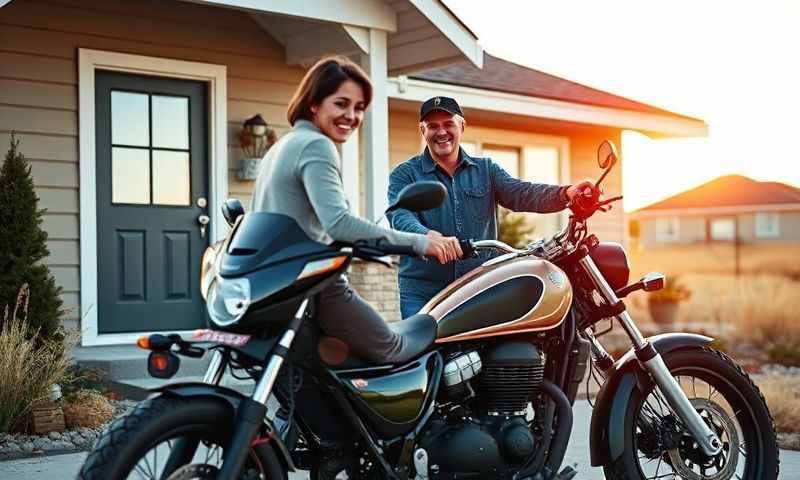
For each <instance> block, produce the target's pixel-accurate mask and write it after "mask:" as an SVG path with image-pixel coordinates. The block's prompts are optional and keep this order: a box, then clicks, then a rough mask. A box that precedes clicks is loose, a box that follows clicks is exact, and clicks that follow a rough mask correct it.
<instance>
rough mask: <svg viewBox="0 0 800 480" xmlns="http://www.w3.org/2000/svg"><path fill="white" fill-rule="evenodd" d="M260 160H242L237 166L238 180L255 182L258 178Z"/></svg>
mask: <svg viewBox="0 0 800 480" xmlns="http://www.w3.org/2000/svg"><path fill="white" fill-rule="evenodd" d="M260 161H261V159H260V158H243V159H242V162H241V165H240V166H239V180H255V179H256V177H258V164H259V162H260Z"/></svg>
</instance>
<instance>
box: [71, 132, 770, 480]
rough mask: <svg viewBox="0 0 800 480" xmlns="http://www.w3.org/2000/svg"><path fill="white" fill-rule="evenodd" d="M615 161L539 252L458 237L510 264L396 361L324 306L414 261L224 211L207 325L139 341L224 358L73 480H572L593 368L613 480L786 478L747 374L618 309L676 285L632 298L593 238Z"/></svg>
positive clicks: (611, 157) (211, 261) (157, 400)
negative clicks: (581, 395)
mask: <svg viewBox="0 0 800 480" xmlns="http://www.w3.org/2000/svg"><path fill="white" fill-rule="evenodd" d="M616 163H617V154H616V149H615V147H614V145H613V144H612V143H611V142H608V141H605V142H603V143H602V144H601V145H600V147H599V149H598V164H599V166H600V168H601V169H604V171H603V173H602V175H601V177H600V178H599V180H598V181H597V182H596V183H595V187H594V188H592V189H590V191H588V192H585V193H584V194H581V195H579V196H577V197H576V198H575V199H574V200H573V201H572V202H571V205H570V209H571V215H570V217H569V222H568V224H567V226H566V227H565V228H564V229H563V230H562V231H561V232H559V233H557V234H556V235H554V236H553V237H552V238H549V239H543V240H539V241H536V242H534V243H532V244H530V245H528V247H527V248H525V249H515V248H512V247H510V246H508V245H506V244H504V243H502V242H499V241H492V240H483V241H463V242H462V250H463V251H464V254H465V255H473V254H475V252H480V251H487V250H488V251H491V252H494V253H500V255H499V256H494V257H493V258H491V259H489V260H488V261H486V262H485V263H483V265H482V266H480V267H479V268H477V269H475V270H473V271H472V272H470V273H468V274H467V275H465V276H463V277H461V278H459V279H458V280H456V281H455V282H454V283H452V284H451V285H449V286H448V287H446V288H445V289H444V290H443V291H442V292H440V293H439V294H438V295H436V296H435V297H434V298H433V299H432V300H431V301H430V302H429V303H428V304H427V305H425V307H424V308H423V309H422V310H421V311H420V312H419V313H418V314H417V315H415V316H413V317H411V318H408V319H406V320H404V321H402V322H399V323H397V324H394V325H392V328H393V329H395V331H397V332H398V333H399V334H400V335H402V336H404V337H405V339H406V342H407V343H408V345H410V346H411V348H409V349H408V355H407V358H404V359H402V360H403V361H400V362H398V363H397V364H392V365H374V364H370V363H368V362H365V361H363V360H361V359H359V358H356V357H355V356H353V355H351V354H350V352H349V350H348V347H347V344H346V343H344V342H343V341H341V340H339V339H336V338H331V337H327V336H325V335H324V333H323V332H321V331H320V329H319V327H318V326H317V325H316V324H315V322H314V310H315V307H316V303H317V302H318V296H317V294H318V293H319V292H320V291H321V290H322V289H324V288H325V287H326V286H327V285H329V284H331V283H332V282H333V281H334V280H336V279H337V278H338V277H339V276H341V275H342V274H344V273H345V272H346V271H347V268H348V266H349V265H350V262H351V261H352V260H353V259H354V258H359V259H362V260H365V261H371V262H378V263H386V262H387V257H386V256H387V255H410V254H413V252H412V251H410V249H409V248H407V247H400V246H396V245H389V244H386V243H383V242H356V243H353V244H345V243H341V242H335V243H334V244H331V245H323V244H320V243H317V242H313V241H311V240H310V239H308V238H307V237H306V235H305V234H304V232H303V231H302V230H301V229H300V228H299V226H298V225H297V224H296V223H295V222H294V221H293V220H292V219H290V218H288V217H285V216H282V215H277V214H269V213H248V214H244V211H243V209H242V207H241V204H240V203H238V202H237V201H235V200H229V201H227V202H226V203H225V205H224V206H223V214H224V216H225V218H226V220H227V221H228V222H229V224H230V225H231V227H232V228H231V231H230V233H229V234H228V236H227V238H226V239H225V240H224V241H223V242H222V243H219V244H216V245H214V246H212V247H210V248H209V249H208V250H207V251H206V253H205V255H204V256H203V260H202V262H203V263H202V281H201V283H202V291H203V295H204V296H205V298H206V304H207V311H208V316H209V319H210V323H211V326H212V327H213V329H205V330H199V331H197V332H196V333H195V334H194V337H193V338H191V339H184V338H181V337H180V336H178V335H159V334H157V335H150V336H148V337H142V338H140V339H139V342H138V344H139V346H140V347H141V348H144V349H147V350H149V351H150V353H149V356H148V369H149V371H150V373H151V375H153V376H154V377H157V378H170V377H172V376H173V375H174V374H175V373H176V372H177V371H178V369H179V364H180V360H179V359H180V356H188V357H201V356H203V355H204V354H205V353H206V352H211V354H212V356H211V361H210V364H209V366H208V369H207V372H206V374H205V377H204V379H203V381H202V382H197V383H175V384H170V385H166V386H164V387H161V388H159V389H156V390H155V391H154V392H153V395H152V396H151V398H149V399H148V400H146V401H144V402H142V403H141V404H139V405H138V406H137V407H136V408H135V409H134V410H133V411H132V412H131V413H129V414H128V415H127V416H125V417H123V418H120V419H118V420H116V421H115V422H114V423H112V424H111V425H110V427H109V428H108V430H107V431H106V432H105V433H104V434H103V435H102V437H101V438H100V439H99V441H98V443H97V444H96V445H95V447H94V450H93V451H92V452H91V453H90V454H89V455H88V457H87V459H86V462H85V463H84V465H83V467H82V469H81V472H80V474H79V478H82V479H119V478H137V475H138V476H140V477H144V478H152V479H155V478H159V479H168V480H184V479H232V478H237V479H242V478H243V479H270V480H274V479H286V478H288V474H289V472H294V471H298V470H309V471H310V477H311V478H312V479H315V480H316V479H333V478H345V477H343V476H346V478H352V479H415V480H424V479H457V478H458V479H464V478H498V479H513V480H522V479H528V480H567V479H571V478H573V477H574V476H575V475H576V473H577V472H576V471H575V470H574V469H573V468H571V467H564V468H562V463H563V459H564V454H565V451H566V448H567V444H568V442H569V439H570V435H571V431H572V424H573V413H572V407H573V404H574V401H575V399H576V396H577V393H578V389H579V387H580V386H581V385H582V382H583V380H584V378H586V375H587V372H591V376H596V374H599V375H600V376H601V377H602V379H603V380H602V386H601V388H600V390H599V393H598V394H597V396H596V399H595V403H594V410H593V413H592V419H591V427H590V452H589V454H590V458H591V464H592V465H594V466H601V467H603V469H604V472H605V476H606V478H607V479H614V480H616V479H620V480H621V479H654V478H683V479H693V480H695V479H698V480H699V479H703V480H727V479H733V478H736V479H746V480H769V479H776V478H777V475H778V464H779V459H778V449H777V446H776V435H775V429H774V425H773V421H772V418H771V416H770V413H769V411H768V409H767V406H766V403H765V401H764V398H763V396H762V395H761V394H760V392H759V390H758V388H757V387H756V386H755V384H753V382H752V381H751V380H750V378H749V377H748V375H747V373H745V372H744V371H743V370H742V368H741V367H740V366H738V365H737V364H736V363H735V362H734V361H733V360H731V359H730V358H729V357H728V356H726V355H725V354H724V353H722V352H719V351H717V350H715V349H713V348H712V347H711V343H712V339H711V338H709V337H706V336H702V335H696V334H689V333H667V334H661V335H656V336H653V337H649V338H645V337H644V336H643V335H642V333H641V331H640V330H639V329H638V328H637V326H636V324H635V323H634V321H633V319H632V318H631V316H630V315H629V313H628V311H627V309H626V306H625V303H624V300H623V298H625V297H626V296H627V295H629V294H631V293H633V292H635V291H638V290H644V291H654V290H658V289H660V288H662V287H663V285H664V281H665V279H664V276H663V275H660V274H649V275H647V276H645V277H644V278H642V279H641V280H639V281H636V282H633V283H630V284H629V283H628V282H629V278H628V277H629V267H628V261H627V258H626V254H625V251H624V249H623V248H622V247H621V246H620V245H619V244H614V243H605V242H600V241H599V240H598V238H597V237H596V236H595V235H593V234H591V233H590V232H589V229H588V219H589V218H590V217H592V215H594V214H595V213H597V212H598V211H606V210H608V209H609V208H610V206H611V204H612V203H613V202H614V201H617V200H619V199H621V197H614V198H610V199H607V200H601V196H600V192H601V189H600V185H601V183H602V181H603V179H604V178H605V177H606V175H607V174H608V172H609V171H611V169H612V168H613V166H614V165H615V164H616ZM444 195H446V191H445V190H444V188H443V186H442V185H441V184H438V183H435V182H419V183H416V184H412V185H409V186H408V187H407V188H406V190H404V191H403V192H401V194H400V195H399V199H398V201H397V203H395V204H394V205H392V206H391V207H390V210H391V209H396V208H405V209H409V210H412V211H423V210H426V209H430V208H435V207H436V206H438V205H440V204H441V202H442V200H443V199H444ZM608 319H611V320H612V322H616V323H618V324H619V325H620V326H621V327H622V329H623V330H624V332H625V333H626V334H627V336H628V337H629V338H630V341H631V344H632V348H631V349H630V350H629V351H628V352H627V353H626V354H624V355H622V356H621V357H620V358H618V359H614V358H612V356H611V355H610V354H609V353H608V352H607V351H606V350H605V349H604V348H603V346H602V344H601V343H600V342H599V341H598V338H597V337H598V336H599V335H601V333H602V332H598V331H597V328H598V325H599V324H600V322H601V321H603V320H608ZM346 320H347V319H342V321H346ZM612 325H613V324H612ZM226 370H230V371H231V373H232V374H233V375H237V376H242V378H249V379H252V380H253V381H254V382H255V388H254V390H253V391H252V393H251V394H250V395H249V396H248V395H244V394H242V393H239V392H238V391H236V390H234V389H231V388H226V387H224V386H222V385H220V379H221V378H222V376H223V373H224V372H225V371H226ZM270 398H276V399H277V402H275V401H274V400H270ZM268 407H269V408H268ZM268 410H269V412H268ZM276 425H277V426H276ZM159 458H160V459H161V460H162V462H159Z"/></svg>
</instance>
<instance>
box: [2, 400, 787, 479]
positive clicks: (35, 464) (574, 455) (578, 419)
mask: <svg viewBox="0 0 800 480" xmlns="http://www.w3.org/2000/svg"><path fill="white" fill-rule="evenodd" d="M574 413H575V421H574V423H573V425H574V426H573V434H572V439H571V440H570V443H569V448H568V449H567V454H566V457H565V458H564V465H577V467H576V468H577V470H578V472H579V473H578V476H577V477H576V480H603V471H602V469H600V468H592V467H591V466H590V465H589V421H590V419H591V416H592V409H591V407H589V403H588V402H587V401H585V400H579V401H577V402H576V403H575V410H574ZM85 457H86V454H85V453H73V454H68V455H55V456H50V457H38V458H28V459H24V460H12V461H8V462H0V479H14V480H63V479H67V478H74V476H75V474H77V472H78V470H79V469H80V466H81V463H82V462H83V459H84V458H85ZM289 478H290V479H291V480H301V479H306V478H308V475H306V474H303V473H298V474H294V475H292V476H290V477H289ZM779 478H780V479H781V480H794V479H797V478H800V452H792V451H788V450H781V474H780V477H779Z"/></svg>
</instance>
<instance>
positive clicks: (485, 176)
mask: <svg viewBox="0 0 800 480" xmlns="http://www.w3.org/2000/svg"><path fill="white" fill-rule="evenodd" d="M465 126H466V121H465V119H464V114H463V113H462V111H461V107H459V105H458V103H457V102H456V101H455V100H454V99H452V98H448V97H434V98H431V99H430V100H428V101H426V102H425V103H423V104H422V107H421V108H420V116H419V127H420V131H421V132H422V136H423V138H424V139H425V143H426V144H427V147H426V148H425V151H424V152H422V154H421V155H417V156H416V157H413V158H411V159H409V160H407V161H405V162H403V163H401V164H400V165H398V166H397V167H396V168H395V169H394V170H393V171H392V174H391V176H390V179H389V203H392V202H394V201H395V200H396V199H397V195H398V194H399V193H400V190H402V189H403V187H405V186H406V185H408V184H411V183H414V182H418V181H421V180H435V181H439V182H441V183H442V184H444V186H445V187H446V188H447V193H448V195H447V199H446V200H445V202H444V203H443V204H442V205H441V206H440V207H439V208H436V209H433V210H428V211H425V212H419V213H414V212H411V211H409V210H396V211H394V212H392V213H390V214H389V221H390V222H391V225H392V227H393V228H395V229H397V230H403V231H406V232H415V233H422V234H426V235H428V236H431V237H434V236H436V237H440V236H443V235H444V236H448V237H449V236H453V237H457V238H460V239H472V240H488V239H496V238H497V220H496V218H497V215H496V214H497V205H498V204H499V205H502V206H503V207H505V208H507V209H509V210H513V211H516V212H537V213H552V212H558V211H561V210H563V209H564V208H566V206H567V204H568V202H569V201H570V200H571V199H572V198H573V197H574V196H575V195H576V194H577V193H579V192H583V189H584V188H586V187H590V186H591V185H592V184H591V182H588V181H584V182H580V183H578V184H576V185H571V186H566V185H565V186H557V185H544V184H537V183H530V182H525V181H522V180H518V179H516V178H513V177H511V176H510V175H509V174H508V173H507V172H506V171H505V170H503V169H502V168H501V167H500V166H499V165H498V164H496V163H494V162H492V160H491V159H489V158H473V157H470V156H469V155H467V153H466V152H464V150H463V149H462V148H461V147H460V146H459V143H460V141H461V135H462V134H463V133H464V128H465ZM448 246H449V248H450V251H449V253H448V254H447V258H448V259H452V260H453V261H452V262H449V263H446V264H439V263H436V262H427V261H425V260H423V259H420V258H414V257H410V256H407V257H403V258H402V259H401V261H400V272H399V285H400V311H401V315H402V317H403V318H407V317H409V316H411V315H413V314H415V313H417V312H418V311H419V310H420V309H421V308H422V306H423V305H425V304H426V303H427V302H428V300H430V299H431V298H432V297H433V296H434V295H436V294H437V293H439V291H441V290H442V289H443V288H444V287H445V286H447V285H449V284H450V283H452V282H453V281H454V280H455V279H457V278H458V277H460V276H462V275H464V274H465V273H467V272H469V271H470V270H472V269H474V268H476V267H477V266H479V265H480V264H481V263H483V262H485V261H486V260H487V258H488V257H489V253H488V252H482V253H481V255H480V256H479V257H477V258H465V259H460V258H461V256H462V252H461V248H460V247H459V245H458V244H457V243H455V242H451V243H449V244H448ZM459 259H460V260H459Z"/></svg>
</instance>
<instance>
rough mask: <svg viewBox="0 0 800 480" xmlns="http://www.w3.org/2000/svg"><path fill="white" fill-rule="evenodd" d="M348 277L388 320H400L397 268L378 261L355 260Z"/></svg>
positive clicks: (354, 286) (365, 298) (355, 287)
mask: <svg viewBox="0 0 800 480" xmlns="http://www.w3.org/2000/svg"><path fill="white" fill-rule="evenodd" d="M348 278H349V279H350V285H351V286H352V287H353V289H355V290H356V291H357V292H358V294H359V295H361V297H363V298H364V300H366V301H367V302H369V303H370V304H371V305H372V306H373V307H375V309H376V310H377V311H378V312H379V313H380V314H381V315H382V316H383V318H384V319H385V320H386V321H387V322H396V321H399V320H400V294H399V293H398V290H397V269H395V268H389V267H386V266H384V265H380V264H377V263H369V262H364V261H360V260H353V263H352V264H351V265H350V271H349V272H348Z"/></svg>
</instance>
